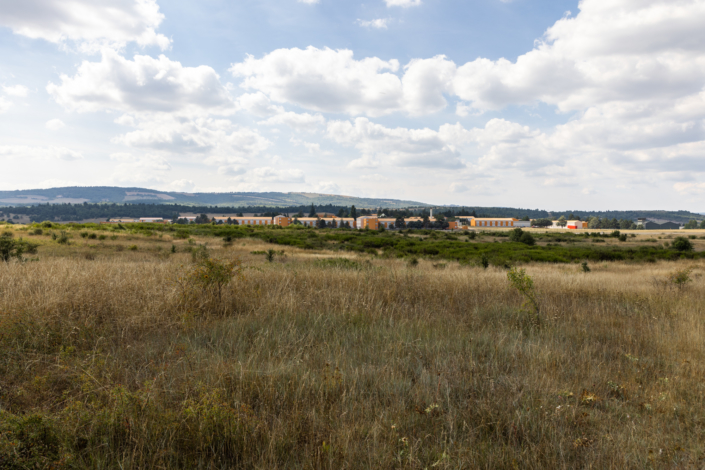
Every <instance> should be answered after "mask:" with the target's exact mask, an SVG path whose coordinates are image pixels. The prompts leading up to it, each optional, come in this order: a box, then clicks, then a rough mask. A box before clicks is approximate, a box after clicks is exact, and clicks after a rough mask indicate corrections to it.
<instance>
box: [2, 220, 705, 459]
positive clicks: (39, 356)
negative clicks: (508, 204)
mask: <svg viewBox="0 0 705 470" xmlns="http://www.w3.org/2000/svg"><path fill="white" fill-rule="evenodd" d="M170 228H171V227H170ZM6 229H8V230H11V231H12V232H13V233H12V235H13V238H14V239H18V238H19V237H20V236H21V237H22V238H23V239H24V240H27V241H30V242H32V243H35V244H37V245H38V249H37V252H36V253H31V254H27V255H25V261H23V262H20V261H17V260H12V261H10V262H0V468H3V469H5V468H9V469H15V468H16V469H20V468H96V469H97V468H101V469H104V468H116V469H117V468H121V469H127V468H130V469H137V468H213V469H220V468H223V469H225V468H257V469H277V468H279V469H291V468H300V469H319V468H330V469H357V468H384V469H387V468H409V469H426V468H429V469H430V468H440V469H470V468H522V469H524V468H536V469H539V468H541V469H543V468H565V469H572V468H620V469H621V468H702V467H703V466H704V465H705V407H704V406H703V405H705V403H704V396H703V392H704V391H705V385H704V384H703V382H702V377H703V373H704V372H705V363H704V362H703V360H704V359H705V355H704V353H705V342H704V341H703V339H704V337H705V336H704V334H705V315H704V312H703V309H704V307H703V306H705V285H704V283H703V280H704V277H703V275H704V274H705V262H704V261H703V260H702V258H701V253H702V252H703V251H702V250H703V248H705V247H703V246H702V239H701V238H700V237H701V236H702V233H698V232H693V234H696V235H693V236H697V238H695V239H693V240H692V242H693V245H694V246H695V250H694V251H692V252H687V253H681V252H677V251H674V250H672V249H671V247H670V246H668V244H669V242H672V240H673V239H674V235H671V234H664V235H661V234H659V235H653V237H654V238H653V239H652V238H649V237H651V236H652V235H648V234H637V236H635V237H629V238H627V240H625V241H620V239H619V238H618V237H610V236H609V234H606V236H602V235H595V236H590V235H588V236H587V237H586V236H584V235H567V234H547V235H544V234H540V233H536V234H535V238H536V245H535V246H533V247H528V246H526V245H522V244H520V243H514V242H509V241H507V238H506V234H501V233H499V232H496V233H483V234H479V236H478V235H475V238H473V239H471V238H470V236H469V235H465V234H461V235H453V236H455V237H457V239H455V240H454V239H450V238H448V237H447V235H446V234H442V233H436V234H433V233H425V232H423V233H406V234H399V233H395V234H391V233H389V232H387V233H380V234H377V233H374V234H369V233H367V234H365V233H359V234H358V233H344V232H340V233H336V232H332V231H321V232H317V231H312V230H309V231H307V230H301V231H294V230H291V231H287V230H259V229H253V230H251V231H247V230H246V229H244V228H241V227H239V228H233V227H226V228H222V227H208V226H206V227H198V228H190V227H187V228H178V227H177V228H175V230H174V231H171V230H166V229H162V228H161V227H136V226H135V227H122V228H118V227H115V226H114V227H105V226H102V227H98V226H79V225H76V226H73V227H70V228H63V227H55V226H50V227H47V226H44V227H42V226H32V227H27V226H15V227H12V228H9V227H7V226H6V227H0V231H2V230H6ZM62 230H66V233H65V234H64V235H65V238H63V239H62V237H61V231H62ZM178 230H185V231H186V232H178ZM223 230H224V231H223ZM225 231H227V233H226V232H225ZM289 232H291V233H289ZM52 233H53V234H55V235H57V234H58V236H56V237H53V236H52ZM310 233H313V235H309V234H310ZM287 235H288V238H284V237H286V236H287ZM405 235H406V236H405ZM675 235H678V234H675ZM658 236H661V237H662V238H661V239H658V238H657V237H658ZM280 237H282V238H280ZM331 237H341V238H338V239H336V238H331ZM345 237H353V238H349V239H347V240H343V239H342V238H345ZM666 237H670V238H666ZM284 239H288V240H294V241H297V240H307V241H309V242H310V243H309V244H310V246H309V245H306V246H299V245H297V243H282V240H284ZM557 239H558V240H557ZM595 239H600V240H603V241H602V242H600V243H595V242H594V241H593V240H595ZM371 240H375V241H374V242H372V241H371ZM380 240H382V241H384V243H386V244H378V242H379V241H380ZM385 240H392V241H393V243H391V242H387V241H385ZM568 240H573V241H568ZM411 242H413V243H411ZM366 244H370V246H367V245H366ZM437 244H450V245H449V246H451V247H456V248H454V249H457V250H460V248H459V247H457V246H456V244H462V245H460V246H461V247H463V250H465V251H462V253H465V252H468V253H474V252H475V251H478V252H479V253H485V254H486V255H487V259H491V260H492V262H491V263H488V265H487V267H484V266H483V264H482V263H481V262H480V261H481V255H479V256H477V255H473V256H467V257H463V256H458V255H457V253H460V251H458V252H457V253H456V254H455V255H453V254H447V252H444V251H443V250H440V249H439V252H438V253H427V252H423V251H413V250H411V249H406V248H404V249H402V248H403V247H404V246H407V247H408V246H414V247H420V248H421V249H423V248H428V247H429V246H435V247H438V246H439V245H437ZM556 245H558V246H556ZM603 245H604V246H603ZM351 246H353V247H357V246H361V247H362V248H364V249H349V247H351ZM385 246H392V248H387V249H386V250H385ZM466 246H467V248H466ZM472 246H477V247H478V248H472ZM644 247H646V248H647V249H648V250H651V251H650V253H651V255H649V256H645V257H643V258H641V257H638V256H631V257H630V255H625V254H624V253H640V252H644V250H643V248H644ZM370 249H372V250H370ZM493 249H494V251H492V250H493ZM532 249H533V250H534V251H536V252H538V253H558V252H559V251H560V250H558V249H561V250H564V251H565V252H568V253H573V254H575V256H574V257H573V256H572V255H571V257H567V255H566V258H565V259H558V260H557V261H554V260H551V259H549V260H541V259H533V258H531V257H527V258H519V257H518V255H516V253H515V252H519V251H522V250H528V251H531V250H532ZM571 250H572V251H571ZM577 250H583V251H582V252H581V253H582V255H581V256H578V255H577V253H578V251H577ZM609 252H614V253H622V255H623V256H624V259H623V260H621V261H620V260H617V261H609V260H605V259H601V258H600V257H599V256H594V257H592V256H593V255H594V253H609ZM444 253H446V254H447V256H446V255H444ZM503 253H504V254H506V256H505V255H503ZM512 253H514V254H512ZM659 253H663V254H664V255H663V257H659V256H658V254H659ZM515 255H516V257H514V258H513V257H512V256H515ZM603 258H604V256H603ZM547 261H550V262H547ZM582 263H584V264H582ZM510 267H516V268H519V269H523V270H525V271H524V272H525V273H526V275H527V276H529V278H530V279H531V280H532V281H533V288H532V289H531V290H530V292H531V294H532V295H533V296H534V299H535V301H536V306H537V307H536V309H534V307H533V306H530V305H529V304H527V303H526V302H525V300H526V297H524V296H522V294H521V293H520V292H519V291H518V290H517V289H516V288H515V287H513V286H512V284H511V283H510V282H509V280H508V272H521V271H516V270H514V271H508V268H510Z"/></svg>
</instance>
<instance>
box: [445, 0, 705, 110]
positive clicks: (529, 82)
mask: <svg viewBox="0 0 705 470" xmlns="http://www.w3.org/2000/svg"><path fill="white" fill-rule="evenodd" d="M579 8H580V13H579V14H578V15H577V16H575V17H565V18H563V19H561V20H559V21H557V22H556V23H555V24H554V25H553V26H552V27H551V28H549V29H548V31H547V32H546V34H545V36H544V38H543V40H541V41H539V43H538V45H537V46H536V47H535V48H534V49H533V50H532V51H530V52H528V53H526V54H524V55H522V56H520V57H519V58H518V59H517V61H516V62H511V61H508V60H506V59H500V60H497V61H492V60H488V59H477V60H475V61H472V62H469V63H467V64H465V65H462V66H461V67H459V68H458V71H457V76H456V78H455V81H454V88H455V93H456V94H457V95H458V96H459V97H460V98H462V99H463V100H466V101H468V102H471V103H472V105H473V106H474V107H476V108H479V109H499V108H502V107H504V106H507V105H509V104H525V103H531V102H535V101H542V102H545V103H549V104H553V105H556V106H557V107H558V109H559V110H561V111H572V110H580V109H584V108H586V107H590V106H596V105H598V104H601V103H609V102H625V101H627V102H629V101H631V102H633V101H637V100H646V101H653V100H659V99H661V100H664V99H666V100H669V99H674V98H678V97H683V96H688V95H692V94H694V93H698V92H700V91H701V90H702V83H703V79H704V78H705V50H704V48H703V47H702V45H703V44H704V43H705V32H704V31H703V28H702V27H701V26H702V24H703V21H705V4H703V2H702V1H700V0H683V1H679V2H676V3H674V2H670V1H665V0H652V1H647V2H636V1H634V0H616V1H611V2H605V1H601V0H583V1H581V2H580V5H579Z"/></svg>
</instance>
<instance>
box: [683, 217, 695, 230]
mask: <svg viewBox="0 0 705 470" xmlns="http://www.w3.org/2000/svg"><path fill="white" fill-rule="evenodd" d="M684 228H686V229H688V230H693V229H696V228H698V221H697V220H695V219H690V220H689V221H688V223H687V224H685V227H684Z"/></svg>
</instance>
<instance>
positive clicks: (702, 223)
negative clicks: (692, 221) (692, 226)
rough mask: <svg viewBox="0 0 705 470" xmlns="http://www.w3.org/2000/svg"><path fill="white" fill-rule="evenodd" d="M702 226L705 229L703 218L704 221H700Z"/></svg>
mask: <svg viewBox="0 0 705 470" xmlns="http://www.w3.org/2000/svg"><path fill="white" fill-rule="evenodd" d="M700 228H703V229H705V220H703V221H702V222H700Z"/></svg>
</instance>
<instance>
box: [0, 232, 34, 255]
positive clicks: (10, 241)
mask: <svg viewBox="0 0 705 470" xmlns="http://www.w3.org/2000/svg"><path fill="white" fill-rule="evenodd" d="M36 252H37V245H35V244H34V243H28V242H25V241H23V240H22V239H21V238H20V239H19V240H15V239H14V238H13V236H12V232H5V233H3V234H2V235H0V261H4V262H8V261H10V260H11V259H12V258H15V259H17V260H19V261H23V260H24V258H22V255H24V254H25V253H29V254H34V253H36Z"/></svg>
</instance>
